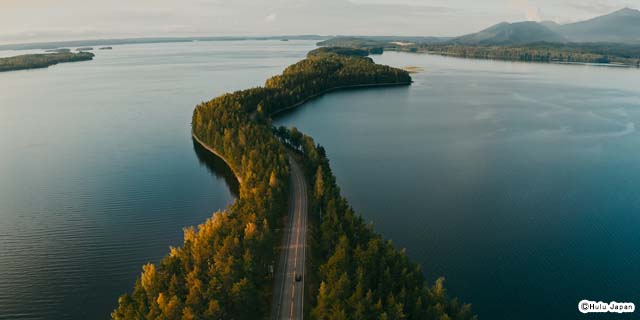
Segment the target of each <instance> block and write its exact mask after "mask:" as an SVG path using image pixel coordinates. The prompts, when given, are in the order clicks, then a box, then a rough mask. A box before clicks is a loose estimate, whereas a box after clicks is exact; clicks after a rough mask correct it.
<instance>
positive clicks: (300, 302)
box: [271, 156, 307, 320]
mask: <svg viewBox="0 0 640 320" xmlns="http://www.w3.org/2000/svg"><path fill="white" fill-rule="evenodd" d="M289 167H290V168H291V170H290V171H291V177H290V180H291V182H290V185H291V195H290V200H289V217H288V219H287V226H286V230H285V232H284V236H283V239H282V252H281V254H280V262H279V264H278V267H277V269H276V274H275V286H274V294H273V305H272V307H271V310H272V312H271V319H277V320H280V319H302V318H303V314H304V276H305V275H304V265H305V250H306V246H305V243H306V238H307V184H306V182H305V178H304V174H303V173H302V169H301V168H300V166H299V165H298V163H297V162H296V161H295V159H294V158H293V157H291V156H289ZM296 275H299V276H301V279H300V281H296V279H295V278H296Z"/></svg>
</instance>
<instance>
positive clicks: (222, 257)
mask: <svg viewBox="0 0 640 320" xmlns="http://www.w3.org/2000/svg"><path fill="white" fill-rule="evenodd" d="M410 82H411V78H410V76H409V75H408V73H407V72H405V71H403V70H399V69H394V68H391V67H387V66H381V65H377V64H375V63H373V61H372V60H371V59H368V58H363V57H357V56H344V55H340V54H335V53H326V54H320V55H312V56H311V57H309V58H308V59H305V60H302V61H300V62H298V63H296V64H294V65H292V66H290V67H288V68H287V69H286V70H285V71H284V72H283V73H282V75H279V76H275V77H273V78H271V79H269V80H267V82H266V84H265V86H264V87H258V88H253V89H248V90H243V91H237V92H234V93H231V94H225V95H223V96H220V97H218V98H215V99H213V100H211V101H209V102H206V103H202V104H200V105H198V106H197V107H196V109H195V111H194V114H193V119H192V128H193V134H194V138H195V139H198V140H199V141H201V142H202V143H203V144H205V145H207V146H208V147H209V148H211V150H213V151H214V152H216V153H218V154H219V155H221V156H222V157H223V158H224V159H225V160H226V162H227V163H228V164H229V166H230V168H231V169H232V171H233V172H234V173H235V175H236V176H237V177H238V180H239V181H240V196H239V198H238V199H237V201H236V202H235V203H234V204H232V205H231V206H230V207H229V208H228V209H227V210H225V211H224V212H218V213H216V214H214V215H213V217H212V218H210V219H208V220H207V221H206V222H204V223H203V224H201V225H200V226H199V227H198V228H197V229H196V228H187V229H185V236H184V243H183V246H182V247H181V248H171V253H170V254H169V255H168V256H167V257H165V258H164V259H163V260H162V261H161V262H160V263H159V264H158V265H157V266H156V265H154V264H147V265H145V266H144V267H143V272H142V275H141V277H140V278H139V279H138V280H137V281H136V284H135V286H134V289H133V292H132V293H131V294H125V295H123V296H122V297H120V299H119V306H118V308H117V309H116V310H115V311H114V312H113V313H112V318H113V319H259V318H264V315H266V314H268V309H269V302H270V301H271V293H272V282H273V274H272V270H271V268H272V267H273V266H275V265H276V257H277V250H276V249H275V248H276V245H277V244H278V243H279V241H278V240H279V238H280V236H281V234H279V233H278V231H277V230H279V228H280V227H281V226H282V217H283V214H284V213H285V212H286V204H287V203H286V202H287V194H288V187H289V186H288V176H289V166H288V161H287V151H286V150H285V147H284V144H283V143H282V142H283V141H284V142H286V144H287V145H290V146H291V147H292V148H294V149H296V150H300V151H303V153H304V154H305V155H306V158H307V160H305V161H304V163H305V166H306V168H307V171H308V172H311V171H313V173H316V169H315V168H316V167H317V168H320V169H318V170H319V171H318V172H320V173H319V174H318V175H309V177H310V179H311V180H310V181H313V183H314V185H316V192H315V194H314V197H315V199H316V201H315V203H316V204H315V206H316V208H318V209H322V210H321V212H323V214H322V215H320V216H318V217H322V219H321V221H322V223H321V224H320V226H319V228H318V235H319V237H316V238H315V239H313V238H312V240H311V242H310V243H311V245H312V246H313V247H314V250H313V251H314V252H316V254H315V256H316V257H315V258H312V259H311V260H313V261H315V266H316V267H317V268H315V269H313V270H314V271H312V272H311V273H312V274H315V276H314V275H311V276H310V277H309V278H307V279H310V280H309V286H308V288H310V292H314V295H315V294H316V292H317V294H318V297H317V298H312V299H311V300H312V301H313V303H312V304H313V305H312V308H310V309H312V310H313V312H312V316H314V317H315V318H317V319H329V318H336V317H337V316H340V315H344V316H345V317H346V318H354V319H359V318H362V317H365V318H368V316H369V315H371V316H380V319H402V318H404V317H405V316H406V318H410V319H423V318H433V319H436V318H438V319H447V318H446V317H445V318H442V317H441V316H443V315H445V314H448V315H450V316H453V317H454V318H460V319H462V318H467V315H468V307H466V306H459V305H458V304H457V303H456V302H455V301H454V302H452V301H449V300H448V299H447V298H446V295H444V289H442V282H438V283H437V284H436V286H435V287H434V289H428V288H425V287H424V279H423V276H422V274H421V272H420V270H419V269H418V268H417V267H416V266H415V265H413V264H412V263H411V262H409V260H408V259H407V257H406V256H405V255H404V253H403V252H400V251H397V250H396V249H394V247H393V246H392V245H391V244H390V243H388V242H384V241H383V240H382V239H381V237H380V236H379V235H376V234H375V233H374V232H373V231H372V230H371V229H370V227H368V226H366V225H365V224H364V223H363V221H362V218H360V217H359V216H356V215H355V214H354V213H353V211H351V209H350V208H349V207H348V206H347V204H346V201H345V200H344V199H342V198H340V196H339V190H338V188H337V186H336V184H335V178H334V177H333V175H332V174H331V171H330V168H329V166H328V161H327V160H326V157H325V154H324V151H323V150H322V149H321V148H319V147H318V148H316V147H315V145H314V144H313V141H312V140H311V139H310V138H309V137H303V136H302V135H301V134H300V133H299V132H297V131H293V132H289V131H287V130H279V131H275V134H274V131H273V130H272V128H271V125H270V117H269V116H270V115H271V114H273V113H275V112H278V111H280V110H283V109H286V108H288V107H290V106H294V105H297V104H300V103H302V102H304V101H306V100H308V99H310V98H312V97H315V96H317V95H320V94H322V93H323V92H327V91H330V90H333V89H336V88H340V87H348V86H363V85H380V84H409V83H410ZM283 132H284V133H283ZM284 136H286V137H289V138H286V139H284V138H283V137H284ZM312 169H313V170H312ZM316 177H319V178H316ZM323 181H324V182H323ZM325 259H326V260H325ZM345 259H346V260H345ZM365 271H366V272H365ZM345 277H347V279H345ZM350 277H353V278H350ZM348 305H351V306H352V307H348ZM354 308H355V309H354ZM347 312H348V313H347ZM352 312H353V313H352ZM347 315H349V316H348V317H347ZM334 316H336V317H334ZM458 316H459V317H458ZM385 317H386V318H385ZM362 319H364V318H362ZM369 319H372V318H369Z"/></svg>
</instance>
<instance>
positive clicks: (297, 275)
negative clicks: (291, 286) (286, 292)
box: [296, 274, 302, 282]
mask: <svg viewBox="0 0 640 320" xmlns="http://www.w3.org/2000/svg"><path fill="white" fill-rule="evenodd" d="M300 281H302V275H301V274H296V282H300Z"/></svg>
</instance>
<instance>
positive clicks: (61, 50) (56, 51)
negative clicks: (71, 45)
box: [44, 48, 71, 53]
mask: <svg viewBox="0 0 640 320" xmlns="http://www.w3.org/2000/svg"><path fill="white" fill-rule="evenodd" d="M44 52H47V53H51V52H53V53H65V52H71V49H67V48H59V49H49V50H45V51H44Z"/></svg>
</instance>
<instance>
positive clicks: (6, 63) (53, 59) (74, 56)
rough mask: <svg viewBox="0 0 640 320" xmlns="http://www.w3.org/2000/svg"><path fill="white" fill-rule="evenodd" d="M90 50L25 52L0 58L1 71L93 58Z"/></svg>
mask: <svg viewBox="0 0 640 320" xmlns="http://www.w3.org/2000/svg"><path fill="white" fill-rule="evenodd" d="M93 57H94V55H93V53H90V52H78V53H72V52H65V51H61V52H56V53H47V54H25V55H21V56H15V57H8V58H0V72H2V71H13V70H24V69H36V68H46V67H49V66H52V65H55V64H58V63H64V62H76V61H87V60H92V59H93Z"/></svg>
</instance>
